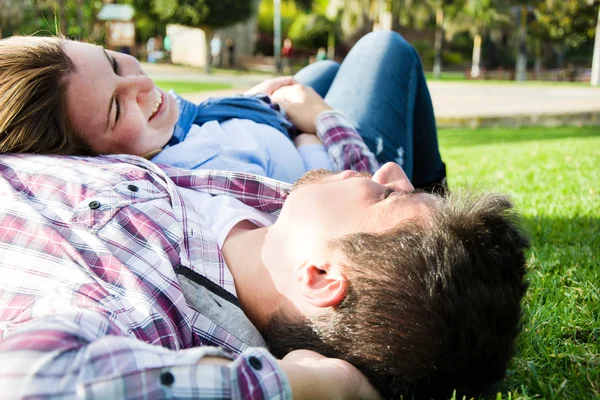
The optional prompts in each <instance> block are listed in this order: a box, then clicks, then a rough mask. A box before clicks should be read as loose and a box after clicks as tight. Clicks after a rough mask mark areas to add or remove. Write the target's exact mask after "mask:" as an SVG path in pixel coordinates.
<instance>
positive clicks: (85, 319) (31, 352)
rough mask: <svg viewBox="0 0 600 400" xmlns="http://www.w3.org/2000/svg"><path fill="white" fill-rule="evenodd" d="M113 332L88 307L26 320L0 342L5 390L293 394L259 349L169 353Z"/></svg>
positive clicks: (22, 393) (101, 394) (18, 393)
mask: <svg viewBox="0 0 600 400" xmlns="http://www.w3.org/2000/svg"><path fill="white" fill-rule="evenodd" d="M118 331H119V329H118V328H117V327H116V326H114V323H112V322H110V321H109V320H108V319H107V318H104V317H103V316H102V315H100V314H98V313H95V312H92V311H83V312H77V313H75V312H74V313H73V314H72V315H66V314H65V315H62V314H61V315H52V316H48V317H42V318H39V319H37V320H35V321H32V322H30V323H27V324H25V325H24V326H23V328H22V329H21V330H19V331H17V332H14V333H11V334H10V335H9V336H8V337H5V338H4V339H3V340H2V341H0V359H2V361H3V362H2V363H0V384H2V388H3V396H6V397H7V398H25V397H36V398H38V397H40V398H41V397H44V398H45V397H54V396H56V397H75V398H94V399H100V398H104V399H112V398H115V399H116V398H119V399H130V398H144V397H147V398H165V397H171V398H178V399H185V398H215V397H220V396H223V397H230V398H231V397H233V398H246V397H248V398H274V397H277V396H280V398H283V399H285V398H291V392H290V386H289V383H288V380H287V378H286V376H285V375H284V373H283V371H282V370H281V368H280V367H279V365H278V363H277V362H276V360H275V359H274V358H273V357H272V356H271V355H270V354H269V353H268V352H267V351H266V350H265V349H255V348H253V349H248V350H246V351H245V352H243V353H242V354H241V355H239V356H235V355H233V354H231V353H227V352H225V351H224V350H222V349H219V348H215V347H197V348H192V349H186V350H180V351H173V350H168V349H165V348H163V347H160V346H157V345H150V344H148V343H145V342H142V341H140V340H137V339H134V338H130V337H124V336H118V335H119V332H118ZM100 332H102V333H100ZM232 359H233V361H232ZM258 366H260V368H258ZM257 383H259V384H257Z"/></svg>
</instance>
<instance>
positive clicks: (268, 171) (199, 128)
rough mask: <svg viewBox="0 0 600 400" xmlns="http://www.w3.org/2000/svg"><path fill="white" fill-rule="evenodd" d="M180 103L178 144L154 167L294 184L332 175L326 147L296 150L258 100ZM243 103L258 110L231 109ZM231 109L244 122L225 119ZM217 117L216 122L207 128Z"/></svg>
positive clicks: (158, 158) (157, 159) (159, 156)
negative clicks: (322, 173)
mask: <svg viewBox="0 0 600 400" xmlns="http://www.w3.org/2000/svg"><path fill="white" fill-rule="evenodd" d="M176 99H177V101H178V105H179V109H180V118H179V121H178V123H177V126H176V129H175V133H174V136H173V139H172V140H171V141H170V142H169V145H168V146H166V147H165V148H164V149H163V151H161V152H160V153H159V154H157V155H156V156H154V157H153V158H152V161H153V162H154V163H157V164H164V165H170V166H174V167H179V168H185V169H219V170H227V171H237V172H247V173H252V174H256V175H260V176H266V177H269V178H274V179H277V180H281V181H284V182H294V181H296V180H297V179H298V178H300V177H301V176H302V175H303V174H304V173H305V172H306V171H308V170H311V169H317V168H325V169H332V165H331V162H330V160H329V156H328V155H327V151H326V150H325V148H324V146H323V145H308V146H302V147H300V149H296V147H295V145H294V143H293V142H292V140H291V139H290V138H289V136H288V135H287V134H285V133H283V131H286V132H287V130H286V129H284V128H283V127H282V126H281V124H280V123H279V121H280V120H281V118H282V117H280V116H278V115H277V118H275V117H271V114H270V113H272V114H273V115H276V114H275V111H274V110H271V109H270V108H269V106H268V105H267V104H265V103H263V102H262V101H259V100H258V99H246V98H244V99H239V98H231V99H225V100H223V101H221V100H218V99H215V100H213V102H215V104H214V105H210V101H209V102H205V103H203V105H204V106H203V105H200V106H195V105H193V104H191V103H189V102H187V101H185V100H183V99H181V98H180V97H178V96H176ZM220 101H221V102H220ZM240 101H242V102H244V103H249V104H250V105H251V106H252V107H255V108H258V109H250V108H240V107H237V106H236V107H233V108H232V107H230V106H231V104H229V103H227V102H234V104H237V103H239V102H240ZM217 102H220V103H217ZM255 103H257V104H255ZM206 104H209V107H210V109H208V108H207V107H206ZM263 108H264V109H265V110H262V109H263ZM228 109H229V110H233V111H232V113H237V114H239V116H240V118H227V119H226V115H225V114H226V113H227V112H229V111H228ZM213 110H214V111H213ZM215 112H216V113H215ZM213 114H214V117H215V118H216V119H217V120H214V121H208V122H204V121H205V120H206V119H208V118H209V117H210V116H211V115H213ZM221 114H224V115H221ZM199 115H201V116H202V118H199ZM263 116H265V117H264V118H263ZM244 117H245V118H244ZM251 117H255V118H253V119H254V120H250V119H249V118H251ZM261 118H262V119H261ZM219 121H220V122H219ZM255 121H256V122H255ZM267 123H270V124H271V125H267ZM200 124H201V125H200Z"/></svg>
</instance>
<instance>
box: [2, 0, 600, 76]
mask: <svg viewBox="0 0 600 400" xmlns="http://www.w3.org/2000/svg"><path fill="white" fill-rule="evenodd" d="M598 9H599V2H598V1H594V0H121V1H110V0H104V1H99V0H0V35H2V36H4V37H6V36H11V35H22V34H26V35H31V34H39V35H48V34H50V35H52V34H55V33H56V32H57V31H60V32H62V33H64V34H66V35H67V36H69V37H72V38H77V39H79V40H82V41H88V42H93V43H98V44H101V45H104V46H106V47H109V48H112V49H115V50H119V51H123V52H128V53H130V54H133V55H135V56H136V57H138V58H139V59H141V60H147V61H149V62H151V63H175V64H182V65H189V66H195V67H203V68H206V69H210V68H211V67H214V68H226V69H236V70H242V71H266V72H285V73H289V72H295V71H296V70H298V69H299V68H301V67H302V66H304V65H306V64H308V63H309V62H312V61H314V60H316V59H324V58H328V59H336V60H342V59H343V57H344V55H345V54H346V53H347V51H348V50H349V49H350V48H351V47H352V45H353V44H354V43H355V42H356V41H357V40H358V39H359V38H360V37H362V36H363V35H364V34H365V33H367V32H370V31H373V30H378V29H392V30H395V31H398V32H400V33H402V34H403V35H404V36H405V37H406V38H407V40H408V41H409V42H410V43H412V44H413V46H415V48H416V49H417V51H418V52H419V53H420V55H421V57H422V60H423V63H424V68H425V70H426V71H428V73H429V74H430V76H431V77H434V78H438V79H448V80H457V79H458V80H461V79H484V80H485V79H488V80H517V81H524V80H543V81H572V82H588V83H590V82H593V83H594V84H597V75H599V74H600V72H599V71H595V70H594V71H593V70H592V67H593V57H594V56H593V54H594V44H595V42H594V37H595V34H596V30H597V29H598V28H597V24H598ZM215 38H216V39H215ZM286 39H289V40H288V41H287V42H288V45H287V49H286V45H285V43H286ZM211 41H212V49H211ZM319 50H320V51H319ZM598 52H600V50H596V53H597V54H596V58H599V57H600V55H598ZM211 53H212V54H211ZM598 62H600V61H598ZM596 68H600V66H598V67H596Z"/></svg>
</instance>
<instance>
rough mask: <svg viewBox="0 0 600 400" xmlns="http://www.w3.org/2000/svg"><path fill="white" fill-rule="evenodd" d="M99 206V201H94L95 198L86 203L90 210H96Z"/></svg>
mask: <svg viewBox="0 0 600 400" xmlns="http://www.w3.org/2000/svg"><path fill="white" fill-rule="evenodd" d="M100 206H101V204H100V202H99V201H96V200H94V201H90V204H88V207H90V209H92V210H97V209H99V208H100Z"/></svg>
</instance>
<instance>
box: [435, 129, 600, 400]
mask: <svg viewBox="0 0 600 400" xmlns="http://www.w3.org/2000/svg"><path fill="white" fill-rule="evenodd" d="M440 145H441V149H442V154H443V157H444V160H445V161H446V163H447V165H448V177H449V184H450V185H451V188H452V187H453V188H456V187H465V186H466V187H479V188H482V189H493V190H497V191H500V192H505V193H509V194H510V195H511V196H512V198H513V200H514V202H515V203H516V206H517V208H518V210H519V211H520V212H521V213H522V215H523V217H524V224H525V227H526V230H527V231H528V232H529V235H530V237H531V239H532V248H531V251H530V252H529V255H528V260H529V275H528V278H529V282H530V288H529V292H528V294H527V296H526V299H525V320H524V331H523V335H522V336H521V337H520V340H519V341H518V347H517V356H516V358H515V360H514V362H513V363H512V365H511V367H510V370H509V374H508V378H507V387H508V388H509V390H510V392H509V393H508V394H505V395H504V396H503V398H511V399H533V398H536V399H537V398H542V399H593V398H595V399H598V398H600V187H599V183H600V128H598V127H584V128H553V129H548V128H524V129H479V130H473V131H469V130H466V131H465V130H454V129H452V130H450V129H447V130H442V131H441V132H440Z"/></svg>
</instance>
